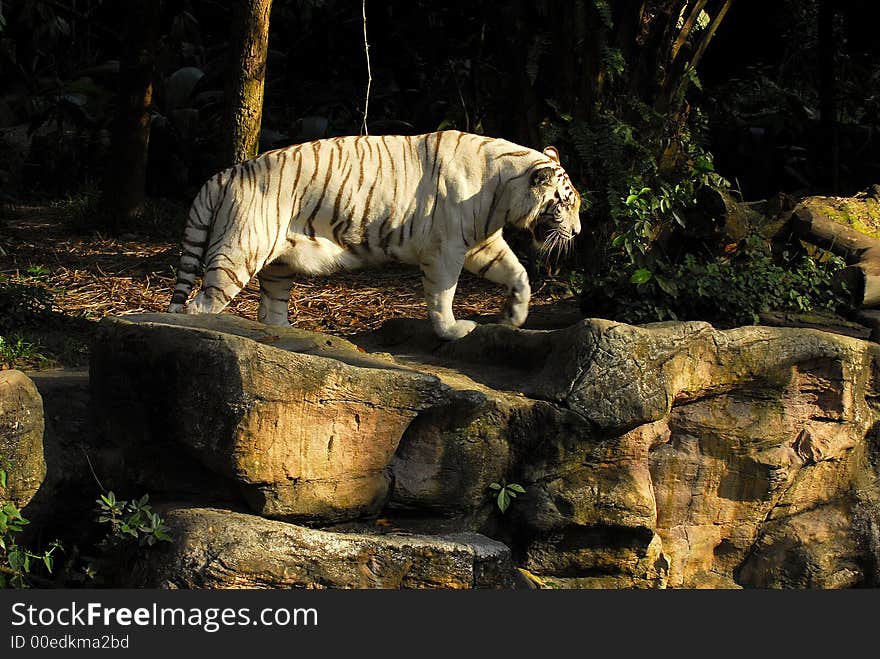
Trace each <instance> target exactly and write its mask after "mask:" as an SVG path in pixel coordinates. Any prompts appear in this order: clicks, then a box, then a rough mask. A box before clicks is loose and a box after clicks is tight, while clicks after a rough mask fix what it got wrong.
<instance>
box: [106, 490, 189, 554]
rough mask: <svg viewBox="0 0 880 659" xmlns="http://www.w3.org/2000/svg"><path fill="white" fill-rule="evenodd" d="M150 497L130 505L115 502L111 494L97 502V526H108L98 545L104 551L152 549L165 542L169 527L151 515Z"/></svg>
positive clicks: (123, 502) (131, 502)
mask: <svg viewBox="0 0 880 659" xmlns="http://www.w3.org/2000/svg"><path fill="white" fill-rule="evenodd" d="M149 500H150V498H149V495H147V494H145V495H144V496H142V497H141V498H140V499H132V500H131V501H123V500H117V499H116V495H115V494H114V493H113V492H112V491H110V492H107V494H102V495H101V496H100V497H99V498H98V499H97V500H96V503H97V504H98V522H99V523H101V524H108V525H109V526H110V528H109V530H108V532H107V535H106V537H105V538H104V540H102V542H101V545H102V548H103V549H105V550H109V549H114V548H118V547H119V546H121V545H132V544H134V545H135V546H137V547H152V546H153V545H154V544H156V543H157V542H168V541H170V540H171V536H170V535H168V527H167V526H165V522H164V520H163V519H162V518H161V517H160V516H159V515H158V514H156V513H154V512H153V510H152V508H151V507H150V505H149Z"/></svg>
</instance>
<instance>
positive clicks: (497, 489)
mask: <svg viewBox="0 0 880 659" xmlns="http://www.w3.org/2000/svg"><path fill="white" fill-rule="evenodd" d="M489 489H490V490H492V492H493V493H494V494H495V503H496V504H497V505H498V510H500V511H501V512H502V513H503V512H506V511H507V509H508V508H509V507H510V504H511V502H512V501H513V500H514V499H516V495H517V494H525V493H526V490H525V488H524V487H523V486H522V485H519V484H517V483H490V484H489Z"/></svg>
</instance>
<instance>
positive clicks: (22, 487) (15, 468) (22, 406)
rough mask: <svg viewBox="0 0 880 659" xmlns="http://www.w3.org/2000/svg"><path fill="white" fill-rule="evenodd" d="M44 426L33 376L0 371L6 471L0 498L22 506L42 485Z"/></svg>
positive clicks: (1, 453)
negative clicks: (32, 379)
mask: <svg viewBox="0 0 880 659" xmlns="http://www.w3.org/2000/svg"><path fill="white" fill-rule="evenodd" d="M43 425H44V419H43V400H42V398H41V397H40V393H39V392H38V391H37V388H36V387H35V386H34V383H33V382H32V381H31V379H30V378H28V377H27V376H26V375H25V374H24V373H22V372H21V371H16V370H7V371H0V460H2V461H3V462H2V463H0V467H4V470H5V471H6V472H7V481H6V487H5V488H4V487H2V486H0V501H11V502H12V503H14V504H15V505H16V506H18V507H19V508H23V507H24V506H26V505H27V504H28V502H29V501H30V500H31V498H33V496H34V494H36V492H37V490H38V489H39V488H40V485H42V483H43V479H44V478H45V476H46V460H45V459H44V457H43ZM7 467H8V468H7Z"/></svg>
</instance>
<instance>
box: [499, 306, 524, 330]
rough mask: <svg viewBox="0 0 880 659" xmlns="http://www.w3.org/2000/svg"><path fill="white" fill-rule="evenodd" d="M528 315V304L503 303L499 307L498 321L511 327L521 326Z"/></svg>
mask: <svg viewBox="0 0 880 659" xmlns="http://www.w3.org/2000/svg"><path fill="white" fill-rule="evenodd" d="M528 315H529V308H528V306H523V305H519V304H505V305H504V308H502V309H501V316H500V317H499V319H498V321H499V322H500V323H501V324H502V325H510V326H511V327H522V325H523V323H525V322H526V318H527V317H528Z"/></svg>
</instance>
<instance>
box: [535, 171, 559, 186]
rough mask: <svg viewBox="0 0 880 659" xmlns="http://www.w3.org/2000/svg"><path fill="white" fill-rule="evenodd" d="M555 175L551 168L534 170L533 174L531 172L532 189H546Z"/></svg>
mask: <svg viewBox="0 0 880 659" xmlns="http://www.w3.org/2000/svg"><path fill="white" fill-rule="evenodd" d="M555 175H556V171H555V170H554V169H553V167H541V169H536V170H535V171H534V172H532V179H531V183H532V187H533V188H544V187H547V186H548V185H550V183H551V182H552V181H553V177H554V176H555Z"/></svg>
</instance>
